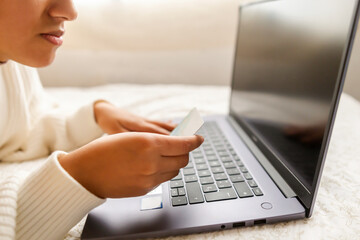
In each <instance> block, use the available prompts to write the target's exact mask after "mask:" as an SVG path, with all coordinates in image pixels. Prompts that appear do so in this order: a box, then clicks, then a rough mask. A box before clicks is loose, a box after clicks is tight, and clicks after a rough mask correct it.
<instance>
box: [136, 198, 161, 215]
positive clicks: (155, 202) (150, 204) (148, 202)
mask: <svg viewBox="0 0 360 240" xmlns="http://www.w3.org/2000/svg"><path fill="white" fill-rule="evenodd" d="M162 205H163V204H162V196H161V195H150V196H146V197H144V198H142V199H141V207H140V210H141V211H145V210H153V209H159V208H162Z"/></svg>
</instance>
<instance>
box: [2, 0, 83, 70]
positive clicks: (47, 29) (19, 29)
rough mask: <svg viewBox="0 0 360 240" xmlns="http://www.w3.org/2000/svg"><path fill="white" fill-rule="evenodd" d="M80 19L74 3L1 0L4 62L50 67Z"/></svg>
mask: <svg viewBox="0 0 360 240" xmlns="http://www.w3.org/2000/svg"><path fill="white" fill-rule="evenodd" d="M76 17H77V12H76V10H75V8H74V5H73V2H72V0H0V61H2V62H4V61H7V60H9V59H11V60H14V61H17V62H19V63H22V64H25V65H28V66H32V67H43V66H47V65H49V64H50V63H51V62H52V61H53V59H54V57H55V51H56V49H57V48H58V47H60V45H61V44H62V41H63V40H62V37H61V36H62V35H63V34H64V31H65V29H64V22H65V21H71V20H74V19H75V18H76Z"/></svg>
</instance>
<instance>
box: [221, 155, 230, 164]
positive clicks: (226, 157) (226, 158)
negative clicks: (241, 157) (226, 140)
mask: <svg viewBox="0 0 360 240" xmlns="http://www.w3.org/2000/svg"><path fill="white" fill-rule="evenodd" d="M220 160H221V161H222V162H223V163H226V162H232V159H231V157H230V156H222V157H220Z"/></svg>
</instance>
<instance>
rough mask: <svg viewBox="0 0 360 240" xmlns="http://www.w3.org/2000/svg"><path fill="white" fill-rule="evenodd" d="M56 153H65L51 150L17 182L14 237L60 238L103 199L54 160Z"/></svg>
mask: <svg viewBox="0 0 360 240" xmlns="http://www.w3.org/2000/svg"><path fill="white" fill-rule="evenodd" d="M59 154H65V153H64V152H60V151H57V152H54V153H53V154H52V155H51V156H50V157H49V158H48V160H47V161H46V163H45V164H44V165H43V166H41V167H40V168H39V169H38V170H36V171H34V172H33V173H31V174H30V175H29V176H28V177H27V178H26V179H25V181H24V184H22V185H20V187H19V191H18V196H17V204H16V205H17V210H16V212H17V217H16V228H15V229H16V231H15V235H16V239H29V240H31V239H63V238H64V236H65V235H66V233H67V232H68V231H69V230H70V229H71V228H72V227H73V226H74V225H75V224H76V223H78V222H79V221H80V220H81V219H82V218H83V217H84V216H85V215H86V214H87V213H88V212H89V211H90V210H91V209H93V208H94V207H96V206H98V205H100V204H101V203H103V202H105V200H104V199H100V198H98V197H96V196H95V195H93V194H92V193H90V192H89V191H87V190H86V189H85V188H84V187H83V186H81V185H80V184H79V183H78V182H77V181H75V180H74V179H73V178H72V177H71V176H70V175H69V174H68V173H67V172H66V171H65V170H64V169H63V168H62V167H61V165H60V164H59V162H58V160H57V156H58V155H59ZM11 211H12V212H15V210H11Z"/></svg>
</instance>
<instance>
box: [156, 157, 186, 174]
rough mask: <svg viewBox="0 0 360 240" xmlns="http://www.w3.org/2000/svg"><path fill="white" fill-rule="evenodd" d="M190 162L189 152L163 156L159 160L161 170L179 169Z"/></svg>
mask: <svg viewBox="0 0 360 240" xmlns="http://www.w3.org/2000/svg"><path fill="white" fill-rule="evenodd" d="M188 163H189V154H185V155H180V156H171V157H162V158H161V159H160V161H159V170H160V172H172V171H178V170H179V169H180V168H183V167H185V166H186V165H187V164H188Z"/></svg>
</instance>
